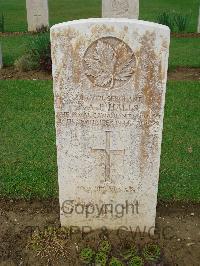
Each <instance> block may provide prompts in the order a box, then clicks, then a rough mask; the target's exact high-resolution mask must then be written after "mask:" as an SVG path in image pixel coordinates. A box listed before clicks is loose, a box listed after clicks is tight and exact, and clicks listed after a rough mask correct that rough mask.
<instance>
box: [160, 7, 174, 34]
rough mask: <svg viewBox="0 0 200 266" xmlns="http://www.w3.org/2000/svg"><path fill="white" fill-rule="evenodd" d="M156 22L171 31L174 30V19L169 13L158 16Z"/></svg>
mask: <svg viewBox="0 0 200 266" xmlns="http://www.w3.org/2000/svg"><path fill="white" fill-rule="evenodd" d="M157 22H158V23H159V24H162V25H166V26H168V27H169V28H170V30H171V31H173V30H174V17H173V15H172V14H171V13H170V12H166V11H165V12H163V13H161V14H159V15H158V17H157Z"/></svg>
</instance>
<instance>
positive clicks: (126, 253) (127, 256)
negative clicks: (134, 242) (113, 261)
mask: <svg viewBox="0 0 200 266" xmlns="http://www.w3.org/2000/svg"><path fill="white" fill-rule="evenodd" d="M137 253H138V249H137V247H136V246H133V247H131V248H130V249H128V250H125V251H124V252H122V253H121V256H122V258H123V259H124V260H129V259H130V258H132V257H134V256H136V255H137Z"/></svg>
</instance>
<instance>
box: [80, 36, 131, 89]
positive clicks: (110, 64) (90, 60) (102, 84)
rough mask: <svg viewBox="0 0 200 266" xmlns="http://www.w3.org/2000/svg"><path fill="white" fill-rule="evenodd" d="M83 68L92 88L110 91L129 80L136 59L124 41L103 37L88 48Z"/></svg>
mask: <svg viewBox="0 0 200 266" xmlns="http://www.w3.org/2000/svg"><path fill="white" fill-rule="evenodd" d="M83 67H84V72H85V75H86V76H87V77H88V79H89V80H90V81H91V82H92V84H93V86H94V87H97V88H101V89H104V90H111V89H116V88H120V87H122V86H123V85H125V84H126V83H127V82H128V81H129V80H130V79H131V77H132V75H133V74H134V72H135V68H136V57H135V55H134V53H133V51H132V49H131V48H130V47H129V46H128V45H127V44H126V43H125V42H124V41H122V40H120V39H118V38H114V37H103V38H101V39H98V40H96V41H95V42H93V43H92V44H91V45H90V46H89V47H88V49H87V50H86V52H85V55H84V59H83Z"/></svg>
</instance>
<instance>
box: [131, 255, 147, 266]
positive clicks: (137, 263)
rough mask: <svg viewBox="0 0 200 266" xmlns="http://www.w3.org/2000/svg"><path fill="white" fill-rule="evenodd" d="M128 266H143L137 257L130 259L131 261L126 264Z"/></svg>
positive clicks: (141, 260) (142, 262)
mask: <svg viewBox="0 0 200 266" xmlns="http://www.w3.org/2000/svg"><path fill="white" fill-rule="evenodd" d="M128 265H129V266H143V265H144V261H143V259H142V258H140V257H139V256H134V257H132V258H131V260H130V261H129V263H128Z"/></svg>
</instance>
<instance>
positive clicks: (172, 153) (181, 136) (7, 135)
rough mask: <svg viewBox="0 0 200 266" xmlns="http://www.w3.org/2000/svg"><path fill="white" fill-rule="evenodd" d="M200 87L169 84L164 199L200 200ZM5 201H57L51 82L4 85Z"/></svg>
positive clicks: (0, 156) (0, 131)
mask: <svg viewBox="0 0 200 266" xmlns="http://www.w3.org/2000/svg"><path fill="white" fill-rule="evenodd" d="M199 98H200V84H199V83H198V82H169V84H168V91H167V99H166V100H167V102H166V115H165V123H164V139H163V145H162V158H161V170H160V186H159V198H160V199H162V200H172V199H175V200H194V201H200V183H199V169H198V161H199V157H200V151H199V149H198V145H199V144H200V143H199V138H198V132H199V128H198V126H199V124H200V123H199V121H198V117H199V105H198V103H199V100H200V99H199ZM0 106H1V113H0V135H1V139H0V142H1V143H0V161H1V168H0V197H1V196H10V197H12V198H14V197H20V198H34V197H38V198H48V197H57V195H58V187H57V167H56V145H55V130H54V111H53V93H52V82H51V81H0Z"/></svg>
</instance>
